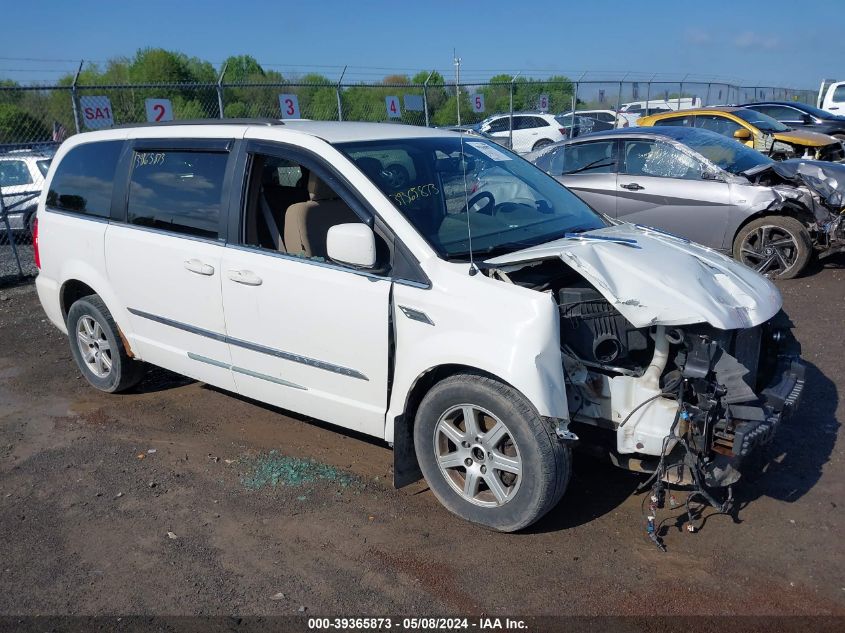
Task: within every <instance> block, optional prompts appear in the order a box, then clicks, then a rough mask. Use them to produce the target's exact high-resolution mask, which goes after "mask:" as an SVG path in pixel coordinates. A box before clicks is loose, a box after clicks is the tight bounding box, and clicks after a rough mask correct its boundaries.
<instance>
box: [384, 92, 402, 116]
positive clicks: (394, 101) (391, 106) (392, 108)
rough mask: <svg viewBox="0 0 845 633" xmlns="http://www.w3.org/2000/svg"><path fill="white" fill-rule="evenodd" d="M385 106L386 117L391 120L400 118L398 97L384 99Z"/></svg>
mask: <svg viewBox="0 0 845 633" xmlns="http://www.w3.org/2000/svg"><path fill="white" fill-rule="evenodd" d="M384 103H385V105H387V116H389V117H390V118H391V119H399V118H402V111H401V110H400V109H399V97H385V99H384Z"/></svg>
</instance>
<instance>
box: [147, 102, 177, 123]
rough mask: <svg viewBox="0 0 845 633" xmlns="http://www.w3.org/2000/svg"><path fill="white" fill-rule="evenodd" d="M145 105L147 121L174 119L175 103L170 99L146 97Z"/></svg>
mask: <svg viewBox="0 0 845 633" xmlns="http://www.w3.org/2000/svg"><path fill="white" fill-rule="evenodd" d="M144 105H145V106H146V109H147V121H149V122H150V123H158V122H160V121H172V120H173V104H172V103H170V99H146V100H144Z"/></svg>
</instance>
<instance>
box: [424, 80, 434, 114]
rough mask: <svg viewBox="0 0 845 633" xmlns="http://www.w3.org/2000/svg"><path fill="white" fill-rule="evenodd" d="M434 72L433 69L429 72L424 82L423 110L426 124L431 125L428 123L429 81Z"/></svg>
mask: <svg viewBox="0 0 845 633" xmlns="http://www.w3.org/2000/svg"><path fill="white" fill-rule="evenodd" d="M433 74H434V71H433V70H432V71H431V72H430V73H428V77H426V78H425V82H424V83H423V110H424V111H425V126H426V127H429V124H428V82H429V80H430V79H431V76H432V75H433Z"/></svg>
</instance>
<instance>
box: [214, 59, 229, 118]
mask: <svg viewBox="0 0 845 633" xmlns="http://www.w3.org/2000/svg"><path fill="white" fill-rule="evenodd" d="M228 66H229V63H228V62H226V63H225V64H223V70H221V71H220V76H219V77H218V78H217V110H218V111H219V113H220V116H219V118H221V119H222V118H223V75H225V74H226V68H227V67H228Z"/></svg>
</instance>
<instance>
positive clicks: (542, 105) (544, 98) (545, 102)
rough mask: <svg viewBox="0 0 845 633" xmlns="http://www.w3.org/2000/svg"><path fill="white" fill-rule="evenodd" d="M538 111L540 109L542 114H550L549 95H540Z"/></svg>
mask: <svg viewBox="0 0 845 633" xmlns="http://www.w3.org/2000/svg"><path fill="white" fill-rule="evenodd" d="M537 109H539V110H540V112H548V110H549V95H540V98H539V99H537Z"/></svg>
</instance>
